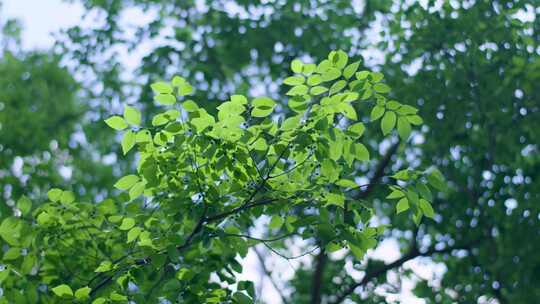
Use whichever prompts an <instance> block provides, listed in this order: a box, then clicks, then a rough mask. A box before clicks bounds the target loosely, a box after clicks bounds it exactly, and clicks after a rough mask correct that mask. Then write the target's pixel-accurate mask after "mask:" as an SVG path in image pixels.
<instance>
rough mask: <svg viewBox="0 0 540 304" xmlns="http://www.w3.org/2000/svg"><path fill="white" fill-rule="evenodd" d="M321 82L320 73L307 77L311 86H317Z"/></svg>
mask: <svg viewBox="0 0 540 304" xmlns="http://www.w3.org/2000/svg"><path fill="white" fill-rule="evenodd" d="M321 82H322V77H321V75H318V74H315V75H311V76H309V77H308V79H307V84H308V85H310V86H316V85H318V84H320V83H321Z"/></svg>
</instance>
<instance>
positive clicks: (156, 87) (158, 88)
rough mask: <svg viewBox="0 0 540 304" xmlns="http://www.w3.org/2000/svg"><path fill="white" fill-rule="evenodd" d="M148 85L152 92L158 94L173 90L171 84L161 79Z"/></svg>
mask: <svg viewBox="0 0 540 304" xmlns="http://www.w3.org/2000/svg"><path fill="white" fill-rule="evenodd" d="M150 87H151V88H152V90H153V91H154V92H156V93H159V94H171V93H172V92H173V88H172V86H171V85H170V84H168V83H166V82H163V81H159V82H155V83H153V84H151V85H150Z"/></svg>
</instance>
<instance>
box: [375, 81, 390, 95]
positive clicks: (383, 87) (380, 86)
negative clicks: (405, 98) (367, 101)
mask: <svg viewBox="0 0 540 304" xmlns="http://www.w3.org/2000/svg"><path fill="white" fill-rule="evenodd" d="M373 89H374V90H375V92H377V93H388V92H390V87H389V86H388V85H387V84H384V83H376V84H375V85H374V86H373Z"/></svg>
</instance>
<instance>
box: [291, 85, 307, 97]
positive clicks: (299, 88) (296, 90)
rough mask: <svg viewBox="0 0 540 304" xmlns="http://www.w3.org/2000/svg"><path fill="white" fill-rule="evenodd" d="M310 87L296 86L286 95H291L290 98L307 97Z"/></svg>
mask: <svg viewBox="0 0 540 304" xmlns="http://www.w3.org/2000/svg"><path fill="white" fill-rule="evenodd" d="M308 89H309V88H308V87H307V86H306V85H303V84H302V85H297V86H294V87H292V88H291V89H290V90H289V91H288V92H287V93H286V95H289V96H295V95H305V94H307V92H308Z"/></svg>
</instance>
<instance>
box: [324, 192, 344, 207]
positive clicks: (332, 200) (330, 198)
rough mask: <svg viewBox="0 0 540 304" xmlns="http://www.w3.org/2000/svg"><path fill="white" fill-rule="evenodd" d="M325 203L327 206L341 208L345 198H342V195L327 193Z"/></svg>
mask: <svg viewBox="0 0 540 304" xmlns="http://www.w3.org/2000/svg"><path fill="white" fill-rule="evenodd" d="M326 201H327V203H328V205H335V206H338V207H341V208H343V206H344V205H345V197H344V196H343V193H331V192H329V193H327V194H326Z"/></svg>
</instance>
